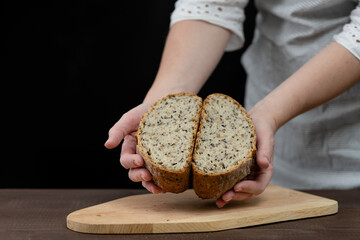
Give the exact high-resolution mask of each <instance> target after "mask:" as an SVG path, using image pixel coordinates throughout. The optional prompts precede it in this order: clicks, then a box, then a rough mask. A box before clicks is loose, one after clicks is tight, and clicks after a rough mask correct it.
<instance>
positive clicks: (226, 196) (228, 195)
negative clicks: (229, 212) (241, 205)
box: [216, 190, 235, 208]
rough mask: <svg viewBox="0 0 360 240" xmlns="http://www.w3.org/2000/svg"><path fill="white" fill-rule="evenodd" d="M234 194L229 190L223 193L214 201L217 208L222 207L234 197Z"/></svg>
mask: <svg viewBox="0 0 360 240" xmlns="http://www.w3.org/2000/svg"><path fill="white" fill-rule="evenodd" d="M234 195H235V192H234V191H232V190H230V191H228V192H226V193H224V194H223V195H222V196H221V197H220V198H219V199H217V200H216V205H217V207H218V208H222V207H224V206H225V205H226V204H227V203H228V202H229V201H231V199H232V198H233V197H234Z"/></svg>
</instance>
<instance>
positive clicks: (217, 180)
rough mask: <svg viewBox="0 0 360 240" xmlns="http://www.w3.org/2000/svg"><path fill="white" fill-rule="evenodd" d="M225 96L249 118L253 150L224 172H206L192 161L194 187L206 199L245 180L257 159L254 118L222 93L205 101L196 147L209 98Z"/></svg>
mask: <svg viewBox="0 0 360 240" xmlns="http://www.w3.org/2000/svg"><path fill="white" fill-rule="evenodd" d="M216 95H218V96H224V97H225V98H227V99H228V100H230V101H232V102H233V103H235V105H236V106H238V107H239V108H240V109H241V110H242V111H243V112H244V115H245V116H246V117H247V118H248V120H249V125H250V128H251V132H252V133H253V140H252V146H251V151H250V152H249V154H248V155H247V156H246V158H245V160H243V161H242V162H241V163H240V164H239V165H237V166H234V167H233V168H231V169H229V170H227V171H226V172H222V173H215V174H214V173H205V172H202V171H200V170H199V169H197V168H196V165H195V163H194V162H192V174H193V188H194V191H195V193H196V194H197V195H198V196H199V197H200V198H204V199H209V198H219V197H221V195H222V194H224V193H225V192H227V191H228V190H230V189H232V188H233V187H234V186H235V184H237V183H238V182H240V181H241V180H243V179H244V178H245V177H246V176H247V175H248V174H250V172H251V168H252V167H253V165H254V163H255V159H256V135H255V126H254V124H253V123H252V119H251V117H250V115H249V114H248V113H247V112H246V110H245V109H244V108H243V107H242V106H241V105H240V103H238V102H237V101H236V100H234V99H233V98H231V97H229V96H227V95H225V94H221V93H214V94H211V95H209V96H208V97H207V98H206V99H205V100H204V102H203V106H202V110H201V119H200V125H199V128H198V129H199V131H198V132H197V137H196V142H195V149H196V146H197V145H198V144H199V136H200V134H201V133H200V130H201V127H202V125H203V124H204V123H205V122H206V119H205V117H204V116H205V115H204V110H205V107H206V105H207V104H208V102H209V101H208V99H209V98H211V97H212V96H216ZM193 159H196V151H194V154H193Z"/></svg>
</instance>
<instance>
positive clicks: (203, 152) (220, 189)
mask: <svg viewBox="0 0 360 240" xmlns="http://www.w3.org/2000/svg"><path fill="white" fill-rule="evenodd" d="M255 155H256V136H255V127H254V125H253V123H252V120H251V117H250V116H249V115H248V114H247V112H246V111H245V109H244V108H243V107H242V106H241V105H240V104H239V103H238V102H237V101H236V100H234V99H232V98H231V97H229V96H227V95H224V94H219V93H215V94H212V95H209V96H208V97H207V98H206V99H205V100H204V103H203V107H202V111H201V120H200V126H199V130H198V133H197V138H196V144H195V150H194V154H193V163H192V172H193V188H194V191H195V193H196V194H197V195H198V196H199V197H201V198H219V197H220V196H221V195H222V194H224V193H225V192H226V191H228V190H230V189H231V188H233V187H234V185H235V184H236V183H238V182H239V181H241V180H242V179H244V178H245V177H246V176H247V175H248V174H249V173H250V169H251V167H252V165H253V163H254V161H255V157H256V156H255Z"/></svg>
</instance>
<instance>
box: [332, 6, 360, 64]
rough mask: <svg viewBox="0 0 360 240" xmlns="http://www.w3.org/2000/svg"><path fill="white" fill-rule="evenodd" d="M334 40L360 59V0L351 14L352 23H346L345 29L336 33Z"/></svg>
mask: <svg viewBox="0 0 360 240" xmlns="http://www.w3.org/2000/svg"><path fill="white" fill-rule="evenodd" d="M334 40H335V41H336V42H338V43H339V44H341V45H342V46H344V47H345V48H346V49H347V50H349V51H350V52H351V53H352V54H353V55H354V56H355V57H356V58H357V59H359V60H360V1H359V4H358V5H357V7H356V8H355V9H354V10H353V11H352V12H351V14H350V23H348V24H346V25H344V27H343V31H342V32H341V33H339V34H337V35H335V36H334Z"/></svg>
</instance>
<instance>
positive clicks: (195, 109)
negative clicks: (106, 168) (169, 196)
mask: <svg viewBox="0 0 360 240" xmlns="http://www.w3.org/2000/svg"><path fill="white" fill-rule="evenodd" d="M201 106H202V99H201V98H200V97H198V96H196V95H194V94H188V93H179V94H173V95H169V96H167V97H165V98H163V99H160V100H159V101H157V102H155V103H154V104H153V105H152V106H151V107H150V109H149V111H148V112H147V113H146V114H145V115H144V116H143V118H142V120H141V122H140V125H139V128H138V131H137V134H136V138H137V152H138V153H139V154H140V155H141V156H142V157H143V159H144V162H145V167H146V168H147V169H148V170H149V171H150V173H151V174H152V177H153V181H154V182H155V184H156V185H157V186H159V187H160V188H162V189H163V190H165V191H167V192H174V193H180V192H183V191H185V190H186V189H188V188H189V184H190V172H191V161H192V153H193V149H194V143H195V137H196V132H197V128H198V125H199V119H200V111H201Z"/></svg>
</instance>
